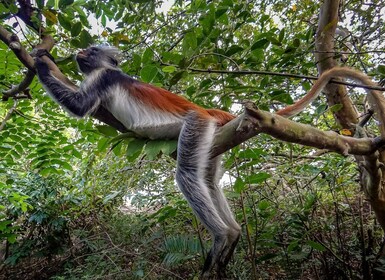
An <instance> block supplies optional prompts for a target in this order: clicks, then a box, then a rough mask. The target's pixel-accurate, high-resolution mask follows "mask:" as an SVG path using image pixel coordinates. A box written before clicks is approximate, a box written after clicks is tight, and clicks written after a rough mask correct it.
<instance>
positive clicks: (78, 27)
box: [71, 22, 82, 37]
mask: <svg viewBox="0 0 385 280" xmlns="http://www.w3.org/2000/svg"><path fill="white" fill-rule="evenodd" d="M81 31H82V23H81V22H77V23H75V24H74V26H73V27H72V29H71V36H72V37H76V36H78V35H79V34H80V32H81Z"/></svg>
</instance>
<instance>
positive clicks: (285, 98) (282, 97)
mask: <svg viewBox="0 0 385 280" xmlns="http://www.w3.org/2000/svg"><path fill="white" fill-rule="evenodd" d="M272 99H273V100H277V101H280V102H282V103H285V104H293V103H294V101H293V98H291V96H290V94H289V93H280V94H276V95H273V96H272Z"/></svg>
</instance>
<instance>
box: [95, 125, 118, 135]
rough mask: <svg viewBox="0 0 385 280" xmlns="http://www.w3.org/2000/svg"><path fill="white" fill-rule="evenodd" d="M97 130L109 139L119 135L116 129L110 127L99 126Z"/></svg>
mask: <svg viewBox="0 0 385 280" xmlns="http://www.w3.org/2000/svg"><path fill="white" fill-rule="evenodd" d="M96 129H97V130H98V131H99V132H100V133H101V134H103V135H105V136H107V137H115V136H117V135H118V132H117V131H116V129H115V128H113V127H112V126H109V125H97V126H96Z"/></svg>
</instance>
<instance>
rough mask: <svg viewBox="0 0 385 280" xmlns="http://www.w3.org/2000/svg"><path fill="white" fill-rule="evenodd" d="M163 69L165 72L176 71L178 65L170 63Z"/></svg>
mask: <svg viewBox="0 0 385 280" xmlns="http://www.w3.org/2000/svg"><path fill="white" fill-rule="evenodd" d="M162 71H163V72H165V73H174V72H175V71H176V67H175V66H172V65H169V66H165V67H163V68H162Z"/></svg>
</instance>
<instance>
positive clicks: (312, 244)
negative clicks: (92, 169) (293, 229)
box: [306, 240, 326, 252]
mask: <svg viewBox="0 0 385 280" xmlns="http://www.w3.org/2000/svg"><path fill="white" fill-rule="evenodd" d="M306 243H307V245H309V246H310V247H312V248H313V249H315V250H317V251H320V252H323V251H325V250H326V248H325V247H324V246H323V245H322V244H320V243H318V242H315V241H312V240H308V241H306Z"/></svg>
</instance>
